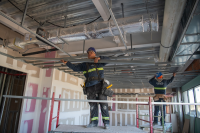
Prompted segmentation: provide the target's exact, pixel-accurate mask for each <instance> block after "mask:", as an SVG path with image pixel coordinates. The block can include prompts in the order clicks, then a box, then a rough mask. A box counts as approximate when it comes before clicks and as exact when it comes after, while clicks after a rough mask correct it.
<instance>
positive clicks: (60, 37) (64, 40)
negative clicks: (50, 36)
mask: <svg viewBox="0 0 200 133" xmlns="http://www.w3.org/2000/svg"><path fill="white" fill-rule="evenodd" d="M57 38H59V39H60V40H61V41H63V42H64V43H65V44H68V45H69V43H68V42H67V41H65V40H64V39H63V38H62V37H59V36H57Z"/></svg>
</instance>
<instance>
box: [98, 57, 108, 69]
mask: <svg viewBox="0 0 200 133" xmlns="http://www.w3.org/2000/svg"><path fill="white" fill-rule="evenodd" d="M96 58H97V59H96ZM96 58H95V59H96V60H98V61H99V60H104V59H105V60H109V59H110V58H109V57H106V56H100V57H96ZM95 63H96V62H95ZM97 63H98V62H97ZM106 64H107V63H98V64H97V67H103V66H105V65H106Z"/></svg>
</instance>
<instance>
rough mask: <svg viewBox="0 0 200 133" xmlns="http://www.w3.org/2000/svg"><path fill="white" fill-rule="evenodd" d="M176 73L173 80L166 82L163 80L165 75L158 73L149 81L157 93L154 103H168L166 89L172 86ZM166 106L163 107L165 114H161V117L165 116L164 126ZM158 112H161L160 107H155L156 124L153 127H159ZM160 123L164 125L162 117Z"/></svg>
mask: <svg viewBox="0 0 200 133" xmlns="http://www.w3.org/2000/svg"><path fill="white" fill-rule="evenodd" d="M175 75H176V73H173V76H172V77H171V79H169V80H165V79H163V74H162V73H161V72H158V73H156V75H155V76H154V77H153V78H152V79H150V80H149V83H150V84H151V85H153V86H154V92H155V96H154V97H153V99H154V102H161V101H162V102H166V101H167V97H166V96H165V94H166V88H167V85H168V84H170V83H171V82H172V81H173V80H174V77H175ZM165 106H166V105H163V114H162V113H161V115H164V117H163V118H164V124H165ZM158 112H159V106H157V105H155V110H154V116H155V117H154V122H153V125H157V124H158V117H156V116H158ZM160 122H161V125H162V117H161V118H160Z"/></svg>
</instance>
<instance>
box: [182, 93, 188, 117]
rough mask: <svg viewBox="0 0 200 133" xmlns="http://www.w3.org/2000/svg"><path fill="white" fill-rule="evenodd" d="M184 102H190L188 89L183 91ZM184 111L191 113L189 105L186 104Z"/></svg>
mask: <svg viewBox="0 0 200 133" xmlns="http://www.w3.org/2000/svg"><path fill="white" fill-rule="evenodd" d="M183 102H184V103H189V102H188V95H187V91H185V92H183ZM184 113H185V114H187V115H189V113H190V111H189V105H184Z"/></svg>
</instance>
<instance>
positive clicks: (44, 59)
mask: <svg viewBox="0 0 200 133" xmlns="http://www.w3.org/2000/svg"><path fill="white" fill-rule="evenodd" d="M15 58H16V59H23V60H43V61H60V60H61V59H63V58H37V57H15ZM68 61H70V62H91V63H93V62H94V60H93V59H73V58H68ZM99 63H109V64H112V63H113V64H140V65H154V64H155V63H154V61H152V60H137V61H126V60H100V61H99Z"/></svg>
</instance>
